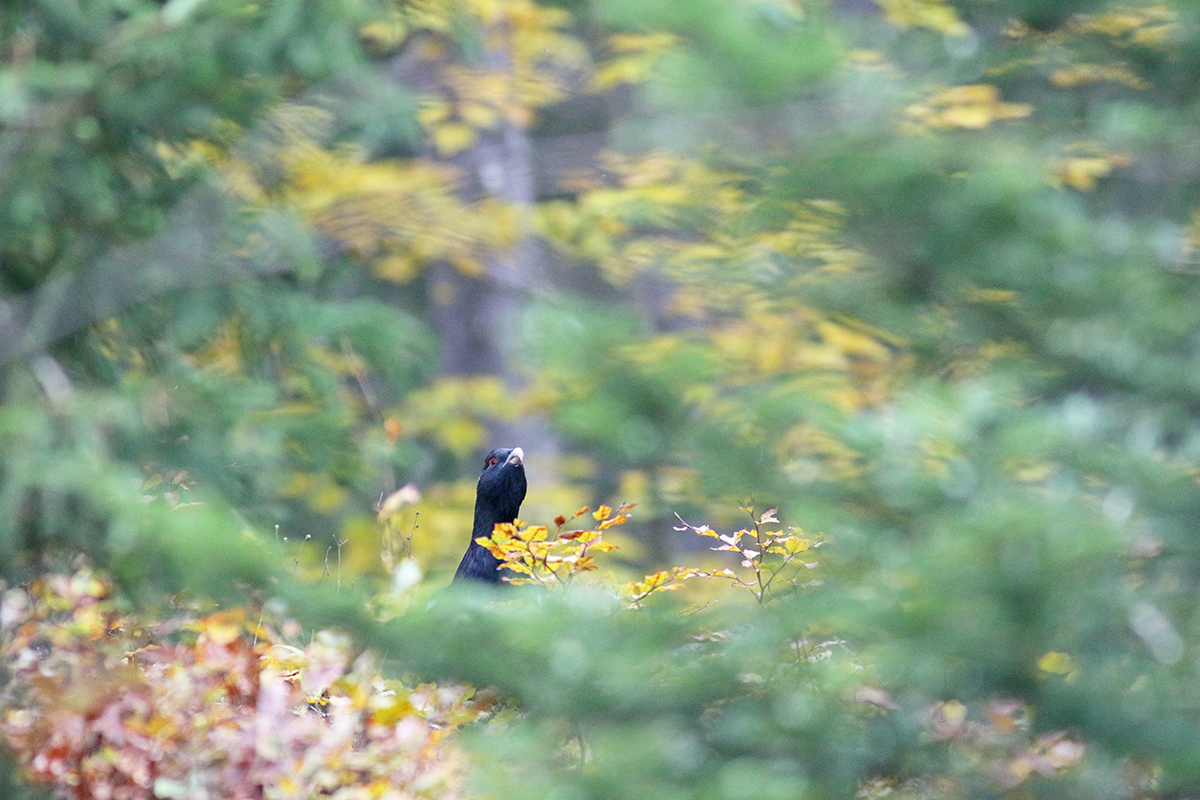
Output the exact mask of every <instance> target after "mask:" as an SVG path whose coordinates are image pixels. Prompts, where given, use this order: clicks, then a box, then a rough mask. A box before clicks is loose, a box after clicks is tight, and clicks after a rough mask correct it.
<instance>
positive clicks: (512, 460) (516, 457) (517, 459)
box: [504, 447, 525, 466]
mask: <svg viewBox="0 0 1200 800" xmlns="http://www.w3.org/2000/svg"><path fill="white" fill-rule="evenodd" d="M524 462H525V451H524V450H522V449H521V448H519V447H514V448H513V451H512V452H511V453H509V454H508V458H507V459H506V460H505V461H504V463H505V464H512V465H514V466H520V465H521V464H523V463H524Z"/></svg>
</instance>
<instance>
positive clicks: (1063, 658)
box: [1037, 650, 1076, 675]
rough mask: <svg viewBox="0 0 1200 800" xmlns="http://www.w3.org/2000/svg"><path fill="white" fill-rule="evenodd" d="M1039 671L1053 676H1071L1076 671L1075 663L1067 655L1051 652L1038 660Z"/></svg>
mask: <svg viewBox="0 0 1200 800" xmlns="http://www.w3.org/2000/svg"><path fill="white" fill-rule="evenodd" d="M1037 666H1038V669H1040V670H1041V671H1042V672H1049V673H1050V674H1051V675H1069V674H1070V673H1072V672H1075V671H1076V666H1075V662H1074V661H1073V660H1072V659H1071V657H1070V656H1069V655H1067V654H1066V653H1060V652H1057V651H1054V650H1052V651H1050V652H1048V653H1046V654H1045V655H1043V656H1042V657H1041V658H1039V659H1038V662H1037Z"/></svg>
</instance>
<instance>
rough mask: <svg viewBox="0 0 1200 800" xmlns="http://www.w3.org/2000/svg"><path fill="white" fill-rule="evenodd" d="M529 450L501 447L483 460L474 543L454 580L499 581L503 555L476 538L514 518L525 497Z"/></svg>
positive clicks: (476, 500)
mask: <svg viewBox="0 0 1200 800" xmlns="http://www.w3.org/2000/svg"><path fill="white" fill-rule="evenodd" d="M524 460H525V453H524V452H523V451H522V450H521V448H519V447H514V448H512V449H511V450H510V449H508V448H504V447H501V448H497V449H496V450H493V451H492V452H490V453H488V454H487V458H485V459H484V460H483V474H481V475H480V476H479V484H478V485H477V486H476V487H475V526H474V527H473V528H472V529H471V543H470V544H468V545H467V552H466V553H465V554H464V555H463V557H462V561H460V562H459V564H458V570H457V571H456V572H455V573H454V580H455V581H458V580H462V579H464V578H465V579H470V580H477V581H487V582H488V583H499V582H500V578H501V577H502V576H503V573H502V572H501V571H500V570H499V566H500V559H498V558H496V557H495V556H494V555H492V554H491V553H489V552H488V550H487V548H486V547H484V546H483V545H481V544H479V543H478V542H476V541H475V540H476V539H478V538H480V537H481V536H489V537H490V536H491V535H492V530H493V529H494V528H495V527H496V523H497V522H512V521H513V520H515V519H516V518H517V512H519V511H520V510H521V502H522V501H523V500H524V499H525V465H524V463H523V462H524Z"/></svg>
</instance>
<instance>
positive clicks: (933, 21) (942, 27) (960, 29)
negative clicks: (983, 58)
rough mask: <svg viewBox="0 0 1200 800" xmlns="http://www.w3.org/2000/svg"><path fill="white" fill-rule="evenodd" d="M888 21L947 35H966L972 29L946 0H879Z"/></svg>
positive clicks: (903, 26) (900, 26)
mask: <svg viewBox="0 0 1200 800" xmlns="http://www.w3.org/2000/svg"><path fill="white" fill-rule="evenodd" d="M877 2H878V4H879V6H880V7H881V8H882V9H883V12H884V14H885V15H886V16H887V19H888V22H890V23H892V24H893V25H895V26H896V27H898V28H901V29H904V28H928V29H930V30H934V31H937V32H938V33H944V34H946V35H947V36H965V35H966V34H968V33H970V31H971V29H970V28H969V27H968V26H967V25H966V23H964V22H963V21H962V20H960V19H959V18H958V12H956V11H955V10H954V8H953V7H952V6H949V5H947V4H946V3H945V2H944V0H877Z"/></svg>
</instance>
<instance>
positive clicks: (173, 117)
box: [0, 0, 1200, 800]
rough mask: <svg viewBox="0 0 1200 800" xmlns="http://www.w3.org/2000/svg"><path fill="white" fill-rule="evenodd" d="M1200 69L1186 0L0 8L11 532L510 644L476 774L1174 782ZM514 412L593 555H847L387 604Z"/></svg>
mask: <svg viewBox="0 0 1200 800" xmlns="http://www.w3.org/2000/svg"><path fill="white" fill-rule="evenodd" d="M1198 89H1200V7H1198V6H1197V5H1196V4H1194V3H1192V2H1184V0H1176V2H1164V3H1153V2H1150V3H1145V2H1127V3H1106V2H1092V1H1091V0H1073V2H1039V0H944V1H943V0H879V1H878V2H871V1H870V0H724V1H722V2H716V1H715V0H712V1H710V0H705V1H704V2H697V1H696V0H691V1H690V2H682V0H681V1H679V2H676V1H674V0H660V1H658V2H642V3H634V2H627V1H626V0H563V2H545V3H541V4H538V3H534V2H528V1H527V0H430V1H429V2H415V1H414V2H399V1H398V0H397V1H393V0H379V2H365V1H364V2H359V1H358V0H263V1H262V2H258V3H249V2H244V1H243V0H168V2H165V3H157V2H148V1H147V0H89V2H82V1H79V2H76V1H74V0H21V1H20V2H10V3H6V4H5V5H4V7H3V8H2V9H0V576H2V577H3V579H4V580H5V581H7V582H8V584H9V585H16V584H20V583H22V582H25V581H28V580H30V579H31V578H33V577H34V576H36V575H38V574H40V573H41V572H44V571H46V570H50V569H60V568H63V567H65V566H67V565H69V564H71V563H73V561H74V560H75V559H76V558H78V557H79V556H80V555H81V554H82V555H85V556H86V557H87V558H88V559H90V560H91V561H92V562H93V563H95V564H97V565H99V566H101V567H103V568H105V569H108V570H111V571H112V573H113V574H114V575H115V576H116V577H117V580H118V583H119V585H120V587H121V590H122V592H123V593H124V596H125V597H126V598H127V599H128V602H129V603H130V605H131V607H137V606H139V605H140V606H142V607H145V608H153V607H155V604H156V603H158V602H159V601H160V599H161V598H162V597H163V596H168V595H172V596H173V595H177V594H178V593H179V592H181V591H186V592H188V593H190V594H191V595H192V596H195V597H203V598H219V599H220V600H221V602H223V603H239V602H245V601H246V598H247V597H256V598H259V599H261V598H262V597H263V596H268V597H272V596H275V597H278V598H280V599H282V600H283V601H285V602H286V608H287V613H289V614H292V615H295V616H296V617H297V618H299V619H300V620H301V621H302V622H304V623H305V624H306V625H312V626H318V625H337V626H340V627H343V628H346V629H348V630H351V631H352V632H353V633H354V634H355V635H356V637H357V638H356V641H358V642H360V643H361V644H362V645H364V646H374V647H379V648H381V649H383V650H386V651H387V652H388V653H389V654H390V658H391V659H392V660H393V661H394V662H395V665H396V668H397V669H399V670H405V671H409V672H411V673H412V674H417V675H422V676H427V677H433V678H444V679H461V680H469V681H472V682H475V683H478V684H480V685H494V686H497V687H500V689H501V690H503V691H505V692H507V693H509V694H511V695H512V696H514V697H515V698H517V699H518V701H519V703H520V704H522V706H523V708H525V709H526V711H525V714H524V716H522V717H521V718H520V720H518V721H515V722H513V723H511V727H510V728H508V729H507V730H506V731H505V732H504V734H503V735H500V734H497V733H495V732H494V731H493V732H488V731H482V732H478V735H477V736H476V737H475V738H476V739H477V740H478V741H475V742H474V744H473V746H474V747H476V748H477V749H478V752H479V753H480V754H481V755H480V756H479V758H480V762H479V763H480V765H481V766H480V767H479V769H478V770H477V771H478V773H479V776H480V777H479V780H480V781H481V783H480V787H481V789H480V791H482V792H485V793H490V795H491V796H497V797H509V796H521V797H541V796H545V797H555V798H585V797H595V798H614V797H655V798H664V800H665V798H669V797H671V798H673V797H680V798H683V797H729V798H737V797H756V798H767V797H781V798H783V797H789V798H790V797H810V796H811V797H833V796H837V797H848V796H853V795H855V793H856V792H858V793H864V794H866V795H869V796H885V795H888V794H895V795H897V796H908V795H914V796H923V797H930V796H939V797H940V796H955V797H958V796H963V797H966V796H971V797H974V796H980V797H983V796H989V797H990V796H997V795H1002V794H1006V795H1012V796H1018V795H1019V796H1022V797H1028V796H1047V797H1051V796H1053V797H1080V798H1084V797H1086V798H1105V797H1146V796H1161V797H1186V796H1192V795H1194V794H1195V793H1197V792H1200V681H1198V668H1200V652H1198V650H1197V647H1198V645H1200V617H1198V616H1197V613H1198V606H1197V603H1196V601H1195V598H1196V589H1197V581H1198V580H1200V536H1198V533H1200V532H1198V531H1197V524H1198V521H1200V491H1198V488H1200V487H1198V486H1197V466H1198V464H1200V291H1198V290H1200V282H1198V280H1197V278H1198V275H1200V199H1198V197H1200V194H1198V191H1197V190H1198V189H1200V159H1198V158H1197V153H1200V96H1198ZM517 445H519V446H521V447H522V448H523V449H524V450H525V453H526V455H527V461H526V467H527V472H528V475H529V481H530V489H529V494H528V497H527V500H526V503H525V505H524V507H523V512H522V516H523V517H524V518H526V519H527V520H529V521H530V522H533V523H542V524H547V523H550V521H551V520H552V519H553V518H554V517H555V516H556V515H558V514H566V515H568V516H569V515H570V514H571V513H573V512H574V510H575V509H576V508H577V507H579V506H581V505H591V506H593V507H595V506H596V505H597V504H599V503H601V502H608V503H612V504H614V505H616V504H618V503H620V502H634V503H637V508H636V512H635V516H634V517H633V519H632V520H631V521H630V522H629V523H628V524H627V525H625V526H623V527H622V529H621V531H620V535H619V537H618V538H617V539H616V540H617V541H619V543H620V544H621V550H619V551H617V552H616V553H614V554H613V557H612V558H610V559H609V561H608V562H607V566H606V570H611V571H612V573H613V575H614V577H613V578H611V581H614V582H615V581H619V580H628V579H629V578H631V577H636V576H640V575H642V574H644V573H646V572H648V571H653V570H655V569H659V568H663V567H670V566H673V565H681V564H687V565H701V566H715V567H726V566H728V567H732V568H737V567H738V564H737V561H736V560H721V558H720V556H723V555H725V554H713V553H712V552H711V551H710V550H709V549H708V547H709V545H711V544H715V542H714V541H712V540H709V539H702V538H698V537H696V536H695V535H694V534H693V533H692V532H690V531H688V530H678V529H677V528H678V526H679V518H677V516H676V515H678V516H679V517H681V518H682V519H684V520H687V522H688V523H691V524H693V525H700V524H708V525H711V526H712V527H713V528H715V529H718V530H721V531H724V532H728V531H732V530H736V529H737V528H740V527H744V526H745V525H746V524H747V523H748V522H749V518H748V517H747V516H746V514H745V513H744V512H743V511H742V510H741V508H742V507H744V506H753V507H755V508H756V509H757V511H758V513H759V514H761V513H762V512H763V511H765V510H766V509H768V508H778V509H779V511H778V512H777V513H778V516H779V518H780V520H781V521H782V523H783V524H785V525H789V526H796V527H798V528H802V529H803V530H804V531H806V532H809V533H811V534H816V533H817V532H820V533H821V534H823V538H824V539H825V545H824V547H823V548H822V549H821V550H820V551H819V553H820V558H819V559H818V561H819V562H820V566H819V567H818V568H817V569H816V570H815V571H812V573H811V574H805V575H801V576H799V577H797V578H795V580H792V581H791V582H788V583H781V584H779V585H778V586H777V588H776V590H775V593H774V594H773V595H772V597H771V598H770V602H768V603H764V605H763V607H762V608H761V609H758V608H757V607H753V608H752V606H754V604H753V603H749V602H742V601H735V600H734V599H733V595H734V594H735V592H733V590H725V591H716V590H713V589H711V588H705V587H703V586H699V585H698V584H699V583H702V582H696V583H697V586H695V587H693V588H688V589H685V590H684V591H683V592H681V593H680V595H681V596H680V597H675V596H672V599H671V600H667V599H666V598H657V597H656V598H653V601H652V602H650V603H648V606H649V607H648V608H647V609H644V610H643V611H641V612H637V613H631V614H614V613H613V611H612V608H611V603H610V601H608V600H606V599H603V597H602V596H600V595H597V596H593V595H591V594H588V593H586V592H583V591H580V592H578V593H577V595H578V597H579V598H580V599H578V600H575V601H572V602H564V603H563V604H546V605H538V606H536V607H532V606H531V607H525V606H524V605H521V604H517V607H515V608H511V607H503V608H495V607H483V608H480V607H477V606H474V605H469V604H468V605H466V606H462V605H458V604H457V603H454V602H449V601H447V603H445V604H441V605H439V604H435V605H434V606H433V607H432V608H430V609H425V610H420V608H419V607H418V606H422V605H423V603H418V604H414V605H413V607H412V608H411V609H410V610H409V612H408V613H406V614H404V615H403V616H401V617H400V618H398V619H390V620H389V621H387V622H380V621H379V620H380V617H381V615H380V614H379V613H375V612H377V611H378V609H379V608H380V607H389V608H390V607H391V606H389V602H390V601H389V600H388V598H389V596H391V595H390V594H389V593H391V594H394V591H393V590H394V587H395V586H396V585H397V584H396V582H395V574H394V573H396V565H397V564H398V563H399V560H400V559H401V558H402V557H403V556H405V555H407V554H408V552H409V549H410V548H411V552H412V554H413V555H414V556H415V558H416V561H417V562H418V563H419V564H420V566H421V569H422V571H423V573H424V574H425V576H426V578H425V581H424V583H423V584H422V586H421V587H420V588H419V589H418V595H419V596H421V597H424V594H421V592H426V593H427V592H430V591H433V590H434V589H436V588H439V587H440V586H442V585H444V584H445V583H446V582H447V581H448V579H449V575H450V573H451V571H452V570H453V568H454V565H455V563H456V560H457V558H458V556H459V555H460V554H461V552H462V550H463V549H464V548H465V546H466V537H467V535H468V532H469V530H470V518H471V510H472V506H473V500H474V498H473V489H474V480H475V478H476V476H477V474H478V469H479V466H480V464H479V461H480V457H481V455H482V454H483V453H485V452H486V451H487V450H489V449H491V447H493V446H517ZM408 484H412V485H414V486H415V487H416V488H417V489H418V490H419V493H420V500H419V501H417V502H415V503H408V504H405V505H404V506H402V507H401V508H400V511H399V512H397V513H396V514H395V515H394V516H393V517H391V518H390V519H386V520H381V519H379V518H377V509H378V508H379V506H380V504H381V503H382V501H383V500H384V498H386V497H388V496H389V495H392V493H393V492H395V491H397V490H399V489H400V488H401V487H403V486H406V485H408ZM389 526H390V527H389ZM616 533H617V532H616V531H614V534H616ZM409 540H411V541H409ZM366 598H374V600H373V604H372V606H371V607H372V608H373V609H375V612H373V613H372V614H368V613H367V612H366V611H365V606H364V603H365V600H366ZM393 599H394V598H393ZM676 601H677V602H676ZM689 603H695V604H696V605H697V606H703V610H702V611H700V612H696V613H693V614H692V615H690V616H680V615H679V613H678V611H679V609H680V608H683V607H685V606H687V605H688V604H689ZM693 610H694V609H693ZM382 616H383V617H389V616H393V615H392V614H383V615H382ZM585 631H586V633H585ZM797 643H799V644H797ZM817 644H820V645H821V646H820V647H816V649H813V650H812V651H811V652H809V651H807V650H806V649H805V648H806V647H808V646H810V645H812V646H814V647H815V646H816V645H817ZM798 652H799V653H800V655H797V653H798ZM564 665H565V666H564ZM864 687H865V690H866V692H867V693H866V694H863V692H864ZM871 692H879V693H881V694H871ZM864 697H866V698H867V699H866V701H864V700H863V698H864ZM1003 703H1016V704H1019V707H1020V708H1021V709H1022V711H1021V715H1022V716H1021V719H1020V720H1019V724H1018V723H1016V722H1013V723H1012V726H1015V727H1014V728H1013V730H1014V731H1017V732H1016V733H1013V731H1010V730H1009V727H1011V726H1010V725H1009V722H1011V720H1009V722H1005V720H1008V719H1009V716H1006V715H1010V714H1009V712H1007V711H1005V712H1001V711H999V710H997V709H1001V708H1010V706H1004V705H1003ZM1011 707H1016V706H1011ZM959 709H963V711H962V712H961V715H960V712H959ZM939 715H940V716H939ZM563 720H569V721H570V726H574V727H568V729H566V730H567V733H566V734H564V727H563V724H562V721H563ZM970 724H974V725H975V726H976V727H974V728H971V727H969V725H970ZM939 726H941V727H939ZM571 731H577V732H581V735H582V736H583V738H584V740H586V741H587V742H588V747H589V748H590V752H591V755H590V756H589V757H588V758H587V759H584V760H585V762H586V763H585V764H584V766H583V767H582V768H578V769H571V768H568V767H567V766H565V765H564V764H563V763H560V762H562V761H563V759H561V758H560V757H559V756H560V755H561V754H560V753H559V751H558V750H557V749H556V747H557V745H556V744H555V742H559V741H560V740H561V739H562V738H563V737H564V735H567V736H569V735H571ZM1018 733H1019V734H1020V735H1022V736H1027V737H1028V740H1029V741H1031V742H1033V744H1031V745H1029V748H1031V749H1029V750H1028V752H1027V751H1026V750H1019V748H1017V745H1016V744H1014V742H1016V741H1017V738H1012V737H1017V734H1018ZM993 734H995V735H994V736H993ZM1010 734H1011V736H1010V738H1009V739H1005V738H1004V736H1005V735H1010ZM989 736H992V737H993V738H988V737H989ZM1038 737H1042V738H1040V739H1039V738H1038ZM1047 737H1048V738H1047ZM1054 737H1058V738H1054ZM1063 737H1069V738H1063ZM1018 738H1019V737H1018ZM1021 741H1025V740H1021ZM1064 741H1068V742H1070V743H1071V746H1072V747H1074V745H1075V744H1080V745H1082V750H1080V751H1079V752H1082V753H1083V755H1082V756H1081V757H1076V756H1077V755H1078V753H1077V752H1076V751H1075V750H1071V749H1070V748H1063V747H1060V748H1059V749H1058V750H1055V746H1056V745H1061V743H1062V742H1064ZM1021 746H1024V745H1021ZM1006 748H1007V749H1006ZM1039 748H1040V749H1039ZM1068 750H1069V752H1068ZM1056 753H1057V755H1055V754H1056ZM484 754H486V755H484ZM1035 756H1037V757H1038V758H1041V759H1042V760H1041V761H1038V760H1037V759H1036V758H1035ZM489 759H490V760H489ZM1021 759H1025V760H1024V761H1022V760H1021ZM997 765H1000V766H997ZM997 770H999V772H1000V774H999V776H998V775H997ZM931 776H936V777H931ZM5 791H6V792H7V793H6V794H5V796H9V793H18V792H22V793H23V792H25V791H26V790H25V789H18V788H11V789H6V790H5ZM30 791H32V790H30ZM14 796H24V795H23V794H14ZM29 796H34V795H32V794H31V795H29Z"/></svg>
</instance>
